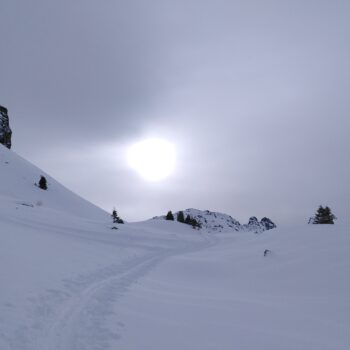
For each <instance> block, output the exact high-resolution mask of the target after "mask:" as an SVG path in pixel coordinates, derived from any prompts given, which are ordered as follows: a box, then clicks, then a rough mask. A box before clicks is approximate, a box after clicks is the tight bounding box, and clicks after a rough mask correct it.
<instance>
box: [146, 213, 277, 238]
mask: <svg viewBox="0 0 350 350" xmlns="http://www.w3.org/2000/svg"><path fill="white" fill-rule="evenodd" d="M183 213H184V216H185V217H186V216H187V215H189V216H190V217H191V218H194V219H196V221H197V222H199V223H200V225H201V228H202V229H205V230H207V231H208V232H226V231H246V232H255V233H260V232H263V231H266V230H270V229H273V228H276V225H275V224H274V223H273V222H272V221H271V220H270V219H269V218H266V217H265V218H262V219H261V221H259V220H258V219H257V218H256V217H255V216H252V217H251V218H250V219H249V221H248V223H247V224H244V225H241V224H240V222H239V221H238V220H236V219H234V218H233V217H232V216H230V215H227V214H223V213H218V212H213V211H209V210H198V209H193V208H190V209H186V210H183ZM178 215H179V212H176V213H175V214H174V218H175V220H176V219H177V216H178ZM153 220H165V216H156V217H154V218H153Z"/></svg>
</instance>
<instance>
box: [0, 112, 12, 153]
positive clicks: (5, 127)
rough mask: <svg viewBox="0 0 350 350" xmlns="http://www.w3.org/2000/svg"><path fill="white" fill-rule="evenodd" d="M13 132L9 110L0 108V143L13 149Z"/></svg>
mask: <svg viewBox="0 0 350 350" xmlns="http://www.w3.org/2000/svg"><path fill="white" fill-rule="evenodd" d="M11 136H12V131H11V129H10V123H9V116H8V112H7V108H5V107H3V106H0V143H1V144H3V145H4V146H6V147H7V148H11Z"/></svg>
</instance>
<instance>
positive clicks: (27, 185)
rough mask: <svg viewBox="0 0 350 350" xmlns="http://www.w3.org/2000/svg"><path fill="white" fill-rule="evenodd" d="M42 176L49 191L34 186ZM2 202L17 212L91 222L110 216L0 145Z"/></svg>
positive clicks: (0, 193) (0, 198) (0, 199)
mask: <svg viewBox="0 0 350 350" xmlns="http://www.w3.org/2000/svg"><path fill="white" fill-rule="evenodd" d="M41 175H43V176H45V177H46V178H47V181H48V190H47V191H44V190H41V189H40V188H39V187H37V186H35V185H34V184H35V183H38V182H39V179H40V176H41ZM0 201H1V202H2V203H5V202H6V205H8V206H10V207H14V208H18V210H21V209H22V210H23V207H24V206H26V207H27V208H32V209H33V211H39V210H52V211H57V212H64V213H66V214H71V215H77V216H82V217H86V218H91V219H106V218H107V213H105V212H104V211H103V210H101V209H100V208H98V207H96V206H95V205H93V204H91V203H90V202H88V201H86V200H83V199H82V198H81V197H79V196H77V195H76V194H75V193H73V192H71V191H69V190H68V189H67V188H65V187H63V186H62V185H61V184H59V183H58V182H57V181H56V180H54V179H53V178H52V177H50V176H49V175H47V174H46V173H45V172H43V171H42V170H40V169H39V168H37V167H36V166H34V165H32V164H30V163H29V162H28V161H26V160H25V159H23V158H21V157H20V156H18V155H17V154H16V153H14V152H13V151H10V150H8V149H7V148H6V147H4V146H3V145H0Z"/></svg>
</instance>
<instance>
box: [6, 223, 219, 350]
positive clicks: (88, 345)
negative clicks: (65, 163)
mask: <svg viewBox="0 0 350 350" xmlns="http://www.w3.org/2000/svg"><path fill="white" fill-rule="evenodd" d="M56 229H57V227H56ZM201 237H202V239H201V240H200V241H197V242H189V241H187V242H186V241H181V240H179V241H177V246H176V247H175V248H174V247H172V248H169V247H165V248H158V249H156V250H153V251H151V252H147V253H145V254H144V255H142V256H137V257H133V258H130V259H127V260H126V261H124V262H122V263H118V264H115V265H112V266H107V267H105V268H103V269H100V270H97V271H95V272H93V273H91V274H88V275H86V276H81V275H80V276H77V277H76V278H74V279H69V280H64V281H63V288H62V289H48V290H47V291H46V293H45V294H43V295H39V296H36V297H32V298H29V301H30V306H29V309H28V310H27V314H28V315H27V316H28V319H29V320H32V321H31V323H29V325H23V326H21V327H19V328H18V329H17V331H16V334H15V336H14V337H13V338H12V340H11V345H10V348H11V349H23V350H24V349H27V350H34V349H35V350H47V349H50V350H83V349H84V350H89V349H94V350H102V349H110V348H111V345H112V344H111V343H112V342H113V343H114V348H115V341H116V340H118V339H119V338H120V337H121V336H122V334H121V333H122V328H123V327H124V326H125V325H124V324H123V322H122V320H119V319H118V315H117V314H115V312H113V311H111V310H113V309H115V308H114V307H113V306H115V304H116V303H117V302H118V300H119V299H120V298H121V297H123V296H124V295H125V294H126V293H127V292H128V289H129V288H130V286H131V285H133V284H134V283H137V281H138V280H139V279H140V278H142V277H143V276H145V275H146V274H147V273H148V272H149V271H151V270H152V269H153V268H154V267H155V266H157V265H158V264H160V263H161V262H162V261H164V260H165V259H167V258H169V257H173V256H177V255H183V254H186V253H191V252H195V251H199V250H202V249H205V248H208V247H211V246H213V245H215V244H216V239H215V237H212V236H209V235H205V234H201ZM87 239H88V238H87ZM102 243H103V242H102ZM110 318H112V320H113V321H112V324H113V325H115V327H114V328H113V329H110V328H109V327H108V326H107V322H106V320H108V319H110ZM109 324H110V323H109Z"/></svg>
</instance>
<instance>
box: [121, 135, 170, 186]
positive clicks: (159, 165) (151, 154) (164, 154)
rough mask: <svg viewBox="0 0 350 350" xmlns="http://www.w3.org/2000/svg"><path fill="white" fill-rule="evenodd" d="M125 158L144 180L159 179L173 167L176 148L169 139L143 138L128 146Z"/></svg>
mask: <svg viewBox="0 0 350 350" xmlns="http://www.w3.org/2000/svg"><path fill="white" fill-rule="evenodd" d="M127 160H128V164H129V166H130V167H131V168H132V169H134V170H135V171H137V172H138V173H139V174H140V175H141V176H142V177H143V178H144V179H145V180H148V181H161V180H163V179H165V178H166V177H168V176H169V175H171V174H172V172H173V171H174V169H175V160H176V150H175V146H174V145H173V144H172V143H171V142H169V141H166V140H163V139H157V138H151V139H145V140H142V141H140V142H137V143H135V144H133V145H132V146H130V147H129V149H128V151H127Z"/></svg>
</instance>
